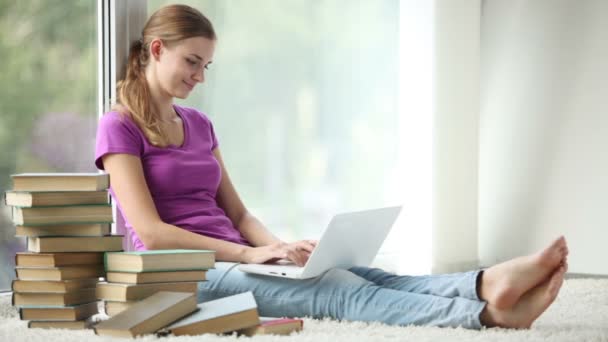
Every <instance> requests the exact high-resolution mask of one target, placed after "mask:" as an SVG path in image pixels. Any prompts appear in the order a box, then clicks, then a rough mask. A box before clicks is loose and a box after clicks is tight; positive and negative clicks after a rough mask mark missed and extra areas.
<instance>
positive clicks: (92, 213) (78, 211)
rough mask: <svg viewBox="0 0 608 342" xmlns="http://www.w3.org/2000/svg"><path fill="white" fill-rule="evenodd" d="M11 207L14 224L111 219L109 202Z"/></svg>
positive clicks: (65, 222) (45, 223) (88, 221)
mask: <svg viewBox="0 0 608 342" xmlns="http://www.w3.org/2000/svg"><path fill="white" fill-rule="evenodd" d="M12 208H13V223H15V225H25V226H27V225H32V226H34V225H50V224H70V223H95V222H105V223H110V222H112V221H113V216H112V206H111V205H109V204H91V205H69V206H61V207H33V208H22V207H12Z"/></svg>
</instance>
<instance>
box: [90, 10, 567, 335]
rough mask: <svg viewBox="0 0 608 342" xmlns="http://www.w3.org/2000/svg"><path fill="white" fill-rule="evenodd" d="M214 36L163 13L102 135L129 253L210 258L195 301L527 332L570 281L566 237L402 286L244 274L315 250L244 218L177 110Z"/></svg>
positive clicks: (197, 23) (215, 163) (373, 275)
mask: <svg viewBox="0 0 608 342" xmlns="http://www.w3.org/2000/svg"><path fill="white" fill-rule="evenodd" d="M216 39H217V38H216V35H215V32H214V29H213V26H212V25H211V23H210V22H209V20H208V19H207V18H206V17H205V16H203V15H202V14H201V13H200V12H199V11H197V10H196V9H193V8H191V7H188V6H182V5H172V6H167V7H164V8H161V9H160V10H158V11H157V12H156V13H154V14H153V15H152V16H151V17H150V18H149V20H148V22H147V23H146V25H145V27H144V29H143V32H142V37H141V39H140V40H138V41H136V42H135V43H134V44H133V45H132V47H131V50H130V55H129V59H128V66H127V70H126V76H125V78H124V79H123V80H122V81H121V82H120V83H119V85H118V103H117V105H116V106H115V108H114V110H113V111H111V112H109V113H106V114H105V115H104V117H103V118H102V119H101V121H100V123H99V128H98V132H97V146H96V160H95V163H96V165H97V167H98V168H99V169H103V170H106V171H107V172H108V173H109V174H110V181H111V194H112V196H113V198H114V199H115V200H116V203H117V205H118V208H119V212H120V214H121V215H123V217H124V219H125V221H126V227H127V229H128V233H129V234H130V236H131V239H132V241H133V243H134V247H135V248H136V249H138V250H145V249H209V250H214V251H216V258H217V260H218V261H219V262H218V263H217V264H216V269H214V270H210V271H209V272H208V281H207V282H203V283H201V284H200V287H199V301H206V300H211V299H215V298H219V297H224V296H227V295H232V294H236V293H241V292H244V291H253V293H254V295H255V297H256V300H257V302H258V306H259V311H260V314H261V315H264V316H276V317H280V316H292V317H295V316H298V317H302V316H310V317H317V318H319V317H332V318H335V319H346V320H360V321H380V322H384V323H387V324H395V325H408V324H419V325H435V326H463V327H467V328H480V327H482V326H490V327H491V326H500V327H513V328H527V327H530V326H531V324H532V323H533V322H534V320H535V319H536V318H538V317H539V316H540V314H541V313H542V312H544V311H545V310H546V309H547V307H548V306H549V305H550V304H551V303H552V302H553V300H554V299H555V298H556V296H557V294H558V291H559V289H560V287H561V285H562V282H563V278H564V273H565V271H566V265H567V264H566V256H567V254H568V248H567V246H566V241H565V239H564V238H563V237H560V238H558V239H557V240H555V241H554V242H553V243H551V244H550V245H549V246H548V247H547V248H545V249H543V250H542V251H540V252H538V253H536V254H534V255H529V256H525V257H519V258H516V259H513V260H511V261H507V262H505V263H502V264H499V265H496V266H493V267H490V268H488V269H486V270H484V271H481V270H477V271H472V272H466V273H458V274H447V275H437V276H423V277H410V276H397V275H394V274H390V273H387V272H384V271H382V270H380V269H372V268H367V267H354V268H351V269H349V270H341V269H332V270H329V271H327V272H326V273H324V274H323V275H321V276H319V277H317V278H314V279H308V280H290V279H282V278H275V277H265V276H256V275H250V274H244V273H242V272H240V271H238V270H237V269H236V268H235V265H238V263H262V262H266V261H269V260H275V259H283V258H284V259H289V260H291V261H293V262H294V263H296V264H298V265H303V264H304V263H305V262H306V260H307V259H308V256H309V255H310V253H311V252H312V250H313V249H314V248H315V241H308V240H304V241H297V242H292V243H286V242H283V241H281V240H280V239H279V238H277V237H276V236H274V235H273V234H272V233H270V231H269V230H268V229H267V228H266V227H265V226H264V225H263V224H262V222H260V221H259V220H258V219H257V218H255V217H254V216H253V215H252V214H251V213H249V212H248V211H247V208H246V207H245V205H244V204H243V202H242V201H241V199H240V198H239V196H238V194H237V191H236V190H235V188H234V186H233V184H232V182H231V181H230V177H229V176H228V172H227V170H226V168H225V167H224V163H223V161H222V156H221V153H220V149H219V147H218V141H217V138H216V135H215V132H214V130H213V125H212V123H211V121H209V119H208V118H207V116H205V115H204V114H203V113H201V112H199V111H197V110H195V109H192V108H186V107H180V106H177V105H175V104H173V99H174V98H176V97H177V98H180V99H184V98H186V97H188V96H189V95H190V92H191V91H192V89H193V88H194V87H195V86H196V85H197V84H199V83H202V82H204V81H205V72H206V70H207V69H208V67H209V65H210V64H211V62H212V60H213V54H214V49H215V43H216Z"/></svg>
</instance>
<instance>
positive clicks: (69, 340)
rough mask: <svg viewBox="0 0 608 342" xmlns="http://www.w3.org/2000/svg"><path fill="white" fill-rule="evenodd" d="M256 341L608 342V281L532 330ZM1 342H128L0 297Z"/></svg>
mask: <svg viewBox="0 0 608 342" xmlns="http://www.w3.org/2000/svg"><path fill="white" fill-rule="evenodd" d="M237 339H238V340H240V341H241V342H242V341H247V340H248V339H249V338H248V337H237V336H234V335H228V336H215V335H204V337H201V336H183V337H163V338H157V337H155V336H151V335H149V336H144V337H139V338H137V341H163V342H178V341H201V340H204V341H226V342H227V341H235V340H237ZM252 339H254V340H256V341H287V340H289V341H311V342H312V341H315V342H316V341H331V342H341V341H349V342H350V341H608V279H569V280H567V281H566V282H565V284H564V286H563V288H562V291H561V293H560V295H559V297H558V298H557V300H556V302H555V303H554V304H553V306H552V307H550V308H549V310H547V312H545V314H544V315H543V316H541V318H540V319H539V320H538V321H536V323H535V324H534V326H533V327H532V329H530V330H508V329H497V328H493V329H484V330H481V331H474V330H466V329H461V328H457V329H452V328H432V327H390V326H386V325H383V324H378V323H374V324H367V323H361V322H337V321H332V320H323V321H317V320H311V319H306V320H305V322H304V331H302V332H301V333H299V334H296V335H292V336H289V337H285V336H256V337H254V338H252ZM0 341H2V342H4V341H6V342H9V341H10V342H12V341H45V342H81V341H87V342H96V341H124V339H115V338H109V337H100V336H96V335H95V334H94V333H93V332H92V331H91V330H88V331H74V330H43V329H28V328H27V325H26V322H24V321H20V320H19V319H18V317H17V311H16V310H15V309H14V308H12V307H11V306H10V297H6V296H5V297H0Z"/></svg>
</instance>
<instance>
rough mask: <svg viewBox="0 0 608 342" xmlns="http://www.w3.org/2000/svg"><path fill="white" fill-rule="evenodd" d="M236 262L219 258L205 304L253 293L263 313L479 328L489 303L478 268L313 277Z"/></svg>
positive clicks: (203, 290)
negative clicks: (261, 271) (276, 273)
mask: <svg viewBox="0 0 608 342" xmlns="http://www.w3.org/2000/svg"><path fill="white" fill-rule="evenodd" d="M236 266H238V264H235V263H229V262H217V263H216V265H215V267H216V268H215V269H212V270H209V271H208V272H207V279H208V280H207V281H205V282H201V283H200V284H199V292H198V301H199V302H205V301H209V300H213V299H218V298H222V297H226V296H230V295H233V294H237V293H242V292H246V291H252V292H253V295H254V297H255V299H256V301H257V303H258V311H259V313H260V315H261V316H269V317H305V316H307V317H312V318H323V317H331V318H334V319H338V320H349V321H368V322H371V321H377V322H383V323H385V324H390V325H410V324H413V325H432V326H440V327H457V326H462V327H464V328H472V329H479V328H481V323H480V321H479V315H480V313H481V311H482V310H483V308H484V307H485V305H486V303H485V302H483V301H481V300H480V299H479V297H478V296H477V290H476V287H477V277H478V275H479V272H480V271H471V272H465V273H454V274H445V275H429V276H398V275H394V274H391V273H388V272H385V271H383V270H380V269H377V268H368V267H353V268H350V269H348V270H344V269H331V270H329V271H327V272H325V273H324V274H322V275H321V276H319V277H317V278H312V279H304V280H294V279H286V278H279V277H270V276H263V275H254V274H248V273H244V272H241V271H239V270H238V269H237V268H236Z"/></svg>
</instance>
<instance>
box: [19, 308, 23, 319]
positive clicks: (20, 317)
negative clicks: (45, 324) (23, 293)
mask: <svg viewBox="0 0 608 342" xmlns="http://www.w3.org/2000/svg"><path fill="white" fill-rule="evenodd" d="M19 319H20V320H22V321H23V308H19Z"/></svg>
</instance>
